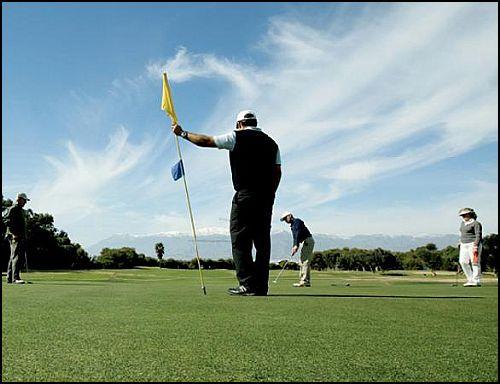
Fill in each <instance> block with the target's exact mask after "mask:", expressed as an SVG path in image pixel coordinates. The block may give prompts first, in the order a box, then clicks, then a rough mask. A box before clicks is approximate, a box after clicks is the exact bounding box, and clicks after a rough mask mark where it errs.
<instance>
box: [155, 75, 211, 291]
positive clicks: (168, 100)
mask: <svg viewBox="0 0 500 384" xmlns="http://www.w3.org/2000/svg"><path fill="white" fill-rule="evenodd" d="M161 109H162V110H164V111H165V112H166V113H167V114H168V115H169V116H170V119H171V120H172V125H175V124H177V115H176V114H175V109H174V103H173V100H172V94H171V92H170V86H169V85H168V80H167V74H166V73H163V93H162V99H161ZM174 136H175V142H176V144H177V153H178V155H179V162H178V163H177V164H175V165H174V166H173V167H172V176H173V178H174V180H177V179H179V178H181V177H183V176H184V177H183V180H184V189H185V191H186V201H187V205H188V210H189V217H190V219H191V229H192V231H193V239H194V247H195V250H196V260H197V261H198V271H199V272H200V282H201V289H203V293H204V294H205V295H206V294H207V290H206V288H205V283H204V281H203V273H202V271H201V262H200V256H199V253H198V241H197V239H196V230H195V226H194V220H193V212H192V210H191V202H190V200H189V192H188V187H187V182H186V174H185V171H184V164H183V162H182V155H181V147H180V145H179V138H178V136H177V135H174Z"/></svg>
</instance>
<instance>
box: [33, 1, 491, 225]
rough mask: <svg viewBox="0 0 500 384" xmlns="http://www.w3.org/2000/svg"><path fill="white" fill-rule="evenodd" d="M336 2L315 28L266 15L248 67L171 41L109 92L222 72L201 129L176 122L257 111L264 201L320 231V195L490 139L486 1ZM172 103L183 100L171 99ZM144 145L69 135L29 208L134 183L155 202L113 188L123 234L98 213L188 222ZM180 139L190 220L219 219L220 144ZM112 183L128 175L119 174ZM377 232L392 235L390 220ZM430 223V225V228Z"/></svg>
mask: <svg viewBox="0 0 500 384" xmlns="http://www.w3.org/2000/svg"><path fill="white" fill-rule="evenodd" d="M341 8H342V9H343V10H344V12H336V13H331V14H325V15H323V17H322V18H321V19H317V20H320V21H319V22H317V23H315V24H312V23H311V24H308V23H306V22H305V21H304V20H302V19H299V18H297V17H295V16H290V15H285V16H282V17H275V18H273V19H271V20H270V21H269V27H268V30H267V33H266V34H265V35H264V36H260V37H259V38H258V40H257V41H256V43H255V47H257V49H259V50H260V51H259V53H263V54H264V55H265V62H260V63H253V64H249V63H248V62H247V61H245V62H238V61H237V60H235V59H234V58H228V57H223V56H217V55H214V54H213V53H211V52H192V51H191V50H190V48H189V47H188V48H185V47H180V48H179V49H178V50H177V52H176V53H175V54H174V55H173V56H172V57H170V58H167V59H166V60H163V61H156V62H150V63H149V64H147V65H146V68H145V72H144V73H142V74H139V75H138V76H136V77H135V78H134V77H131V78H129V79H117V80H115V81H114V82H113V84H112V85H111V86H110V89H109V95H110V97H111V98H112V99H113V98H114V99H118V98H122V97H132V96H130V95H131V94H133V95H134V96H133V97H138V96H137V95H139V96H141V95H142V94H143V92H142V90H143V89H145V88H147V87H151V88H152V84H153V83H154V85H155V87H157V88H158V84H159V83H158V79H160V77H161V73H162V72H163V71H167V72H168V74H169V79H170V81H171V82H173V83H179V87H180V86H181V83H186V82H188V81H190V82H196V81H197V80H199V79H202V78H203V79H207V78H208V79H222V80H223V81H224V82H225V84H227V85H226V86H224V88H223V90H222V91H221V93H220V94H217V95H214V99H215V106H214V107H213V108H212V109H211V113H210V114H209V116H208V118H207V119H206V120H205V121H204V123H203V125H202V126H201V127H185V128H186V129H188V130H192V131H200V132H202V133H208V134H221V133H225V132H227V131H229V130H231V129H232V128H233V127H234V119H235V116H236V113H237V112H238V111H239V110H241V109H247V108H250V109H254V110H256V111H257V113H258V116H259V124H260V125H261V127H262V128H263V129H264V131H267V132H268V133H269V134H270V135H271V136H272V137H273V138H275V139H276V141H277V142H278V143H279V145H280V149H281V155H282V160H283V179H282V184H281V186H280V190H279V194H278V199H277V202H276V208H275V209H276V210H278V211H280V210H281V209H290V208H291V207H293V208H294V209H299V208H300V209H304V210H307V211H308V212H313V210H316V212H317V219H315V223H316V228H315V229H317V230H319V231H327V230H326V228H329V227H327V225H328V219H329V216H328V212H327V211H328V210H324V209H320V208H321V207H324V204H327V203H332V202H335V201H336V200H338V199H341V198H343V197H346V196H349V195H351V194H354V193H359V192H360V191H363V190H364V189H366V188H367V187H368V186H369V185H370V184H371V183H375V182H377V181H379V180H381V179H382V178H384V177H387V176H390V175H394V174H398V173H407V172H410V171H412V170H415V169H417V168H420V167H423V166H428V165H431V164H435V163H437V162H439V161H442V160H444V159H447V158H451V157H455V156H459V155H461V154H464V153H467V152H468V151H471V150H473V149H475V148H478V147H479V146H481V145H484V144H486V143H491V142H495V141H497V140H498V133H497V129H498V117H497V116H498V107H497V105H498V12H497V10H498V6H497V5H493V4H491V5H485V4H482V5H475V4H416V5H411V4H405V5H402V4H395V5H387V6H384V7H383V8H381V6H380V5H363V6H362V7H361V6H358V5H355V6H354V5H349V4H347V5H341ZM374 15H376V17H374ZM224 82H222V83H224ZM77 96H78V95H75V97H77ZM158 96H159V94H158ZM114 99H113V100H114ZM155 102H156V100H155ZM87 103H91V104H95V103H94V102H93V101H91V102H89V101H87ZM180 103H189V100H180V99H176V104H177V105H179V104H180ZM107 105H108V106H109V105H112V103H111V102H109V103H108V104H107ZM97 111H99V109H97ZM89 116H90V115H89ZM88 118H89V119H91V118H92V116H90V117H88ZM91 123H92V121H89V124H91ZM153 142H155V140H154V139H144V141H142V142H140V143H138V144H133V143H132V140H131V138H130V136H129V135H128V132H127V131H126V130H124V129H120V130H118V132H116V133H115V135H114V136H112V137H111V138H110V142H109V145H108V146H107V147H106V148H105V149H102V150H100V151H95V150H94V151H86V150H82V149H81V148H79V147H77V146H76V145H74V144H72V143H68V145H67V150H68V153H67V155H68V156H67V159H64V160H62V159H60V158H54V157H49V158H48V159H47V160H48V161H49V162H50V163H51V164H52V165H53V166H54V167H55V168H54V169H55V175H54V176H53V177H49V178H48V179H47V180H48V181H47V182H41V183H40V184H39V185H38V186H37V188H36V190H35V191H33V193H34V195H37V196H38V197H37V199H38V200H39V201H40V203H39V204H40V209H42V208H43V209H45V210H47V211H49V212H54V213H56V212H58V213H61V214H66V215H74V214H75V212H78V214H79V215H80V216H81V217H83V216H84V215H89V214H90V213H91V212H98V211H99V209H101V210H102V209H103V208H102V207H103V205H102V204H101V202H103V201H106V200H107V199H108V200H109V199H110V196H113V197H114V196H115V195H114V194H113V192H112V190H116V189H117V188H119V189H120V191H121V194H122V195H123V194H124V193H123V192H124V191H132V192H131V193H132V195H133V196H134V198H135V199H137V200H136V201H135V203H136V205H137V206H145V205H147V202H148V201H152V200H154V199H160V200H161V204H160V203H156V204H157V205H156V207H157V208H156V212H155V213H151V212H149V211H148V212H145V211H140V210H139V208H137V209H136V210H133V209H131V207H130V204H125V203H124V202H123V196H122V197H121V199H122V203H123V204H124V206H123V207H122V208H121V209H122V210H123V211H124V212H126V213H125V215H129V216H126V217H127V218H129V219H130V220H133V222H134V226H129V227H130V228H131V229H129V230H127V229H126V228H127V227H126V225H125V224H126V223H124V220H123V219H121V220H120V217H123V216H120V215H118V214H117V215H116V217H115V218H114V219H113V221H109V222H107V223H108V224H109V225H108V226H113V228H115V227H116V230H115V232H124V231H129V232H133V231H134V228H135V227H139V228H141V230H138V231H136V232H148V231H149V232H161V231H165V230H177V229H178V230H182V231H189V222H188V219H187V216H186V208H185V203H184V201H183V200H184V196H183V189H182V187H181V186H180V185H179V184H178V183H177V184H167V183H165V184H164V183H163V181H165V180H170V165H165V164H162V166H163V167H164V169H163V171H161V172H160V173H156V174H155V175H151V174H148V173H147V172H146V171H144V170H143V172H142V173H139V172H135V171H137V169H138V168H139V167H141V165H143V164H142V163H143V162H145V161H146V158H148V159H149V160H148V161H151V160H150V157H151V156H152V153H153V152H154V153H155V154H156V155H157V153H158V152H159V151H158V150H157V149H156V151H153ZM181 147H182V150H183V154H184V157H185V163H186V169H187V179H188V183H189V187H190V191H191V202H192V205H193V210H194V211H195V220H196V223H197V225H199V226H200V228H201V227H207V228H210V227H217V226H220V222H217V220H218V219H219V218H221V217H222V218H224V217H228V216H229V209H230V207H229V205H230V204H229V202H230V197H231V194H232V188H231V181H230V174H229V170H228V160H227V153H225V151H218V150H207V149H200V148H196V147H193V146H191V145H189V144H186V143H184V142H182V143H181ZM167 164H168V163H167ZM139 174H140V175H139ZM132 176H133V177H132ZM124 179H128V181H127V182H124V183H119V182H118V181H119V180H122V181H123V180H124ZM159 180H160V181H159ZM478 182H479V181H478ZM482 191H485V192H484V193H481V194H479V193H470V194H469V195H467V196H468V197H469V200H467V199H466V198H457V199H456V200H453V199H450V198H447V199H446V203H443V204H442V205H440V204H433V205H429V206H428V207H427V208H429V209H431V210H434V211H435V212H437V213H439V214H442V213H443V212H444V211H446V210H447V209H448V208H445V204H446V205H448V204H449V205H450V206H451V203H453V204H458V206H459V207H460V206H462V205H464V206H465V205H472V206H478V204H483V203H484V202H485V201H487V200H488V199H490V198H495V200H496V197H497V196H498V188H497V189H496V192H495V189H494V188H493V186H492V185H490V184H487V185H486V187H485V186H484V185H483V186H482ZM467 196H465V197H467ZM466 200H467V201H468V202H471V204H465V201H466ZM180 201H182V203H180ZM42 202H43V203H42ZM61 202H62V203H61ZM462 202H463V204H462ZM474 202H478V204H473V203H474ZM41 204H43V206H42V205H41ZM484 204H486V203H484ZM385 209H386V208H385ZM450 209H451V208H450ZM495 209H496V210H495ZM390 210H392V211H391V212H393V213H394V215H396V216H398V217H405V215H408V217H410V216H411V215H413V214H414V213H416V211H415V210H413V209H412V208H409V207H401V206H394V207H392V208H390ZM451 210H452V211H453V212H454V211H455V210H456V206H453V208H452V209H451ZM487 211H488V212H489V213H488V215H490V216H489V217H490V218H494V219H495V220H496V219H497V218H498V213H497V212H498V207H496V208H495V207H492V206H488V208H487ZM127 212H128V213H127ZM450 212H451V211H450ZM367 215H371V217H380V216H379V215H378V212H377V211H376V210H372V211H371V212H349V215H348V216H349V217H350V221H349V223H352V230H353V233H352V234H354V233H355V229H356V228H358V229H359V231H361V232H362V231H363V226H362V225H361V226H359V222H362V223H363V222H367V220H366V217H367ZM412 217H413V216H412ZM446 217H447V219H449V220H454V219H455V216H453V218H452V216H451V214H450V215H448V216H446ZM422 218H423V219H424V220H425V218H424V217H423V216H422ZM358 220H359V222H358V223H356V222H357V221H358ZM488 220H490V221H493V219H488ZM404 222H405V220H403V219H401V223H399V224H400V225H401V226H400V227H398V228H406V229H407V230H405V232H407V233H410V232H412V231H411V225H410V224H411V223H410V224H408V223H406V226H405V225H404ZM399 224H398V225H399ZM441 224H443V223H441ZM344 225H347V227H348V226H349V224H346V223H345V222H344ZM443 225H444V224H443ZM356 226H357V227H356ZM442 228H445V227H442ZM446 228H447V229H446V230H445V231H448V227H446ZM386 229H387V231H389V232H391V231H390V229H391V228H390V226H389V224H387V228H386ZM336 230H337V228H336V227H332V231H336ZM432 230H435V231H437V232H442V231H440V230H438V226H437V225H436V228H432ZM415 231H418V229H417V227H415Z"/></svg>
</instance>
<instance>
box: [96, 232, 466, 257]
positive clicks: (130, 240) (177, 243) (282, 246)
mask: <svg viewBox="0 0 500 384" xmlns="http://www.w3.org/2000/svg"><path fill="white" fill-rule="evenodd" d="M197 238H198V249H199V252H200V257H201V258H202V259H213V260H217V259H221V258H222V259H227V258H231V239H230V237H229V235H228V234H220V233H208V234H202V235H198V236H197ZM314 239H315V242H316V245H315V247H314V248H315V250H316V251H322V250H326V249H332V248H344V247H348V248H362V249H374V248H383V249H387V250H391V251H408V250H410V249H414V248H417V247H420V246H422V245H426V244H428V243H433V244H436V246H437V247H438V248H439V249H441V248H445V247H447V246H448V245H456V244H457V242H458V240H459V236H458V235H419V236H411V235H394V236H389V235H355V236H349V237H341V236H336V235H326V234H315V235H314ZM159 242H162V243H163V245H164V246H165V255H164V258H174V259H177V260H190V259H192V258H193V257H194V256H195V250H194V243H193V238H192V236H191V235H189V234H185V233H158V234H146V235H130V234H117V235H113V236H111V237H109V238H107V239H104V240H102V241H99V242H98V243H96V244H93V245H91V246H89V247H87V248H86V250H87V252H89V253H90V254H91V255H99V253H100V252H101V249H102V248H121V247H132V248H135V249H136V251H137V252H138V253H143V254H145V255H146V256H150V257H156V254H155V251H154V247H155V244H156V243H159ZM271 244H272V251H271V260H272V261H277V260H282V259H286V258H288V255H289V254H290V249H291V247H292V235H291V232H289V231H282V232H275V233H272V234H271Z"/></svg>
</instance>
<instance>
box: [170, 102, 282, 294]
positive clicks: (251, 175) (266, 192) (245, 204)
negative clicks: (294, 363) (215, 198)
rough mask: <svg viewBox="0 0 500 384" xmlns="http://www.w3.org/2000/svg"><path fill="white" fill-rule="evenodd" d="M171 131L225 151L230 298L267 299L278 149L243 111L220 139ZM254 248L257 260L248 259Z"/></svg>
mask: <svg viewBox="0 0 500 384" xmlns="http://www.w3.org/2000/svg"><path fill="white" fill-rule="evenodd" d="M172 130H173V132H174V133H175V134H176V135H178V136H181V137H183V138H184V139H186V140H188V141H190V142H191V143H193V144H195V145H197V146H200V147H212V148H219V149H227V150H229V161H230V165H231V176H232V181H233V187H234V189H235V191H236V193H235V194H234V197H233V201H232V206H231V219H230V233H231V244H232V253H233V260H234V264H235V267H236V277H237V279H238V282H239V286H238V287H237V288H230V289H229V290H228V293H229V294H231V295H243V296H254V295H257V296H265V295H267V291H268V280H269V260H270V257H271V216H272V210H273V204H274V198H275V194H276V190H277V189H278V185H279V182H280V179H281V158H280V152H279V148H278V145H277V144H276V142H275V141H274V140H273V139H272V138H271V137H269V136H268V135H266V134H265V133H264V132H262V130H261V129H260V128H258V127H257V117H256V116H255V113H254V112H252V111H248V110H246V111H241V112H240V113H238V116H237V118H236V130H234V131H232V132H230V133H228V134H226V135H220V136H206V135H202V134H197V133H192V132H187V131H184V130H183V129H182V127H181V126H180V125H178V124H174V125H173V126H172ZM252 245H253V246H255V250H256V253H255V261H253V258H252Z"/></svg>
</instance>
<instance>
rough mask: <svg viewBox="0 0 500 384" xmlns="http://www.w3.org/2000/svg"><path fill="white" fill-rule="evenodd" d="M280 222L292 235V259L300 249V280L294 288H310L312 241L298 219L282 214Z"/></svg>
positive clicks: (309, 233) (288, 213) (285, 213)
mask: <svg viewBox="0 0 500 384" xmlns="http://www.w3.org/2000/svg"><path fill="white" fill-rule="evenodd" d="M280 221H285V222H286V223H288V224H290V228H291V229H292V235H293V247H292V252H291V254H292V257H293V256H294V255H295V254H296V253H297V251H298V250H299V247H300V262H299V265H300V280H299V282H298V283H294V284H293V286H294V287H310V286H311V260H312V256H313V250H314V239H313V237H312V235H311V232H309V229H307V227H306V226H305V224H304V222H303V221H302V220H300V219H299V218H298V217H293V215H292V214H291V213H290V212H284V213H283V214H282V215H281V219H280Z"/></svg>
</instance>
